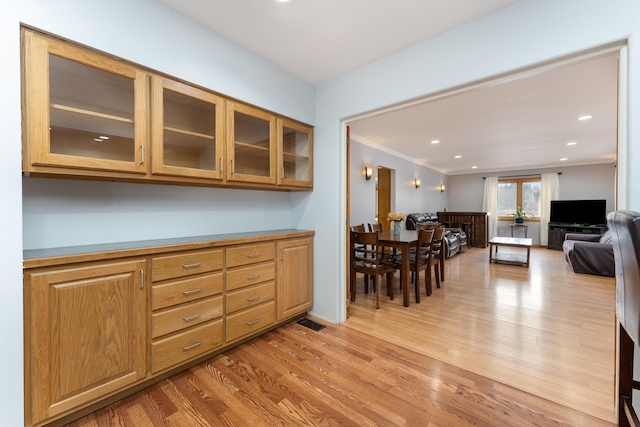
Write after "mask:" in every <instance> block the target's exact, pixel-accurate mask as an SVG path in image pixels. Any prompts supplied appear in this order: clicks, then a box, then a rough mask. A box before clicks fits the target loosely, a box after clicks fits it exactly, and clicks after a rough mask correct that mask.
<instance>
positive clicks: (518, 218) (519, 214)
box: [513, 206, 531, 224]
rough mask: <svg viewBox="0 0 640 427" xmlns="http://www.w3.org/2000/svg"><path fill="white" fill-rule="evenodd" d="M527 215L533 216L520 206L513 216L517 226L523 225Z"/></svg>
mask: <svg viewBox="0 0 640 427" xmlns="http://www.w3.org/2000/svg"><path fill="white" fill-rule="evenodd" d="M527 215H529V216H531V214H529V213H527V212H524V211H523V210H522V206H518V207H517V209H516V212H515V213H514V214H513V219H514V221H515V222H516V224H523V223H524V220H525V218H526V217H527Z"/></svg>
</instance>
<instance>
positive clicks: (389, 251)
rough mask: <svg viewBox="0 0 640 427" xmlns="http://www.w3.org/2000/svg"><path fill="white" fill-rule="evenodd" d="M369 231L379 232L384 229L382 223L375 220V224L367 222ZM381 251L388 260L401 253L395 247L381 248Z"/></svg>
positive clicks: (392, 259)
mask: <svg viewBox="0 0 640 427" xmlns="http://www.w3.org/2000/svg"><path fill="white" fill-rule="evenodd" d="M369 231H371V232H373V231H375V232H376V233H379V232H381V231H384V228H383V227H382V224H381V223H379V222H376V223H375V224H371V223H369ZM383 252H384V255H385V256H386V257H387V258H389V260H391V261H394V260H395V258H396V257H399V256H400V255H401V251H400V250H398V249H396V248H387V247H385V248H383Z"/></svg>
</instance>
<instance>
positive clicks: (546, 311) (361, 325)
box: [345, 247, 615, 421]
mask: <svg viewBox="0 0 640 427" xmlns="http://www.w3.org/2000/svg"><path fill="white" fill-rule="evenodd" d="M500 250H501V251H502V250H503V248H502V247H501V248H500ZM505 250H508V248H506V249H505ZM517 250H518V249H515V248H514V249H513V251H517ZM488 257H489V255H488V249H479V248H472V249H470V250H469V251H467V252H465V253H461V254H458V255H456V256H454V257H452V258H450V259H449V260H447V261H446V281H445V282H444V283H443V284H442V288H441V289H435V291H434V293H433V295H432V296H430V297H428V298H427V297H424V292H425V290H424V285H423V286H422V287H421V293H422V295H423V297H422V299H421V303H420V304H415V303H414V302H415V298H414V297H413V295H414V294H413V293H412V294H411V295H412V304H411V306H410V307H409V308H406V307H403V306H402V304H401V298H396V299H394V300H393V301H390V300H388V299H387V298H382V297H381V301H382V302H381V305H380V309H379V310H377V311H376V310H375V306H374V305H373V303H374V302H373V298H372V297H370V296H368V295H364V294H363V288H362V283H359V284H360V286H361V287H360V288H359V292H358V294H357V299H356V303H355V304H352V305H351V307H350V318H349V319H348V321H347V322H346V324H345V325H346V326H347V327H349V328H353V329H355V330H358V331H362V332H366V333H368V334H371V335H373V336H376V337H379V338H381V339H384V340H388V341H390V342H392V343H395V344H397V345H401V346H403V347H406V348H409V349H411V350H414V351H417V352H420V353H422V354H425V355H428V356H430V357H433V358H435V359H438V360H441V361H444V362H447V363H450V364H452V365H454V366H457V367H461V368H464V369H467V370H470V371H471V372H474V373H476V374H479V375H482V376H484V377H487V378H490V379H493V380H496V381H499V382H501V383H504V384H508V385H511V386H513V387H515V388H518V389H520V390H524V391H527V392H529V393H531V394H534V395H536V396H540V397H543V398H545V399H549V400H552V401H553V402H557V403H560V404H562V405H565V406H568V407H570V408H573V409H577V410H579V411H582V412H584V413H587V414H590V415H594V416H596V417H599V418H601V419H603V420H608V421H614V406H613V405H614V403H613V402H614V375H615V372H614V369H615V368H614V357H615V356H614V353H615V348H614V347H615V317H614V316H615V280H614V279H613V278H608V277H599V276H590V275H584V274H575V273H574V272H573V271H572V270H571V269H570V268H569V266H568V264H567V263H566V262H565V261H564V258H563V253H562V252H561V251H555V250H548V249H546V248H533V249H532V254H531V265H530V268H528V269H527V268H523V267H517V266H511V265H502V264H491V265H489V264H488ZM398 276H399V275H398V274H396V282H398V281H399V278H398ZM396 286H397V285H396ZM434 286H435V285H434ZM382 289H383V290H384V289H385V288H384V287H383V288H382ZM412 289H413V288H412ZM412 292H413V291H412Z"/></svg>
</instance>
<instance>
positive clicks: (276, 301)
mask: <svg viewBox="0 0 640 427" xmlns="http://www.w3.org/2000/svg"><path fill="white" fill-rule="evenodd" d="M296 236H302V237H296ZM312 236H313V232H287V233H285V234H284V235H282V234H279V233H274V234H273V235H270V234H268V233H267V234H266V235H260V236H258V237H256V238H255V239H249V238H240V239H238V240H233V239H229V240H220V241H214V242H212V246H214V247H206V244H203V243H202V242H201V241H199V242H198V244H197V245H194V246H195V247H192V246H190V245H189V244H184V243H183V244H180V245H178V246H177V247H176V248H175V249H173V247H167V246H166V245H165V246H159V247H145V248H142V249H135V250H133V253H132V251H131V250H129V251H122V252H110V253H105V252H102V253H100V252H91V251H89V250H88V249H87V252H80V253H78V254H76V255H73V256H64V255H56V256H50V257H47V256H46V254H45V255H42V252H41V251H40V252H39V255H40V256H41V258H37V257H34V258H33V259H29V257H28V256H25V262H24V264H25V272H24V286H25V310H24V311H25V378H27V381H26V382H25V410H26V414H25V421H26V425H28V426H41V425H44V424H48V423H50V422H53V421H56V420H58V419H59V418H62V417H65V421H66V420H70V419H72V418H73V416H74V413H77V412H78V411H79V410H81V409H84V408H86V407H91V408H97V407H99V406H100V404H101V402H102V401H104V400H105V399H106V398H107V397H110V396H113V395H115V394H120V395H124V394H126V393H129V392H131V391H130V390H131V389H132V387H133V386H135V385H139V384H141V383H143V382H147V381H152V380H154V378H159V377H160V376H161V375H164V374H166V373H173V372H178V371H179V370H180V369H184V367H185V366H186V365H187V364H188V363H193V362H194V361H198V360H201V359H203V358H205V357H207V356H208V355H213V354H215V353H218V352H221V351H224V350H225V349H227V348H230V347H232V346H233V345H237V343H239V342H243V341H244V340H246V339H250V338H251V337H253V336H256V335H258V334H260V333H262V332H264V331H267V330H269V329H270V328H273V327H275V326H277V325H279V324H282V323H284V322H286V321H288V320H290V319H292V318H294V317H296V316H300V315H304V313H306V312H307V311H308V310H309V309H311V303H312V271H313V267H312V258H313V237H312ZM248 241H250V242H251V243H247V242H248Z"/></svg>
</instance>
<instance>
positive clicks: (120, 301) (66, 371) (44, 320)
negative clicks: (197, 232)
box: [25, 260, 147, 424]
mask: <svg viewBox="0 0 640 427" xmlns="http://www.w3.org/2000/svg"><path fill="white" fill-rule="evenodd" d="M145 265H146V263H145V261H142V260H135V261H126V262H106V263H100V264H94V265H90V266H84V267H70V268H62V269H55V270H50V271H43V272H34V273H28V274H26V275H25V280H26V281H27V283H28V286H27V292H26V293H25V300H26V301H27V304H29V305H28V310H27V311H25V313H26V316H25V317H26V322H25V323H26V324H25V330H26V334H27V337H26V339H25V343H26V348H25V354H26V355H27V358H28V359H27V363H26V364H25V365H26V370H27V378H28V379H29V380H28V381H27V383H26V384H25V388H26V390H25V392H26V396H27V397H28V398H30V400H29V401H28V402H26V403H27V407H30V409H31V412H30V413H29V414H27V417H26V418H27V420H29V419H30V422H32V423H34V424H36V423H39V422H41V421H44V420H47V419H49V418H51V417H54V416H56V415H59V414H62V413H64V412H66V411H69V410H71V409H74V408H76V407H79V406H81V405H83V404H85V403H88V402H91V401H93V400H95V399H97V398H99V397H101V396H104V395H107V394H109V393H111V392H115V391H118V390H121V389H124V388H126V387H127V386H129V385H131V384H134V383H136V382H137V381H139V380H140V379H143V378H144V377H145V376H146V373H147V372H146V366H147V363H146V354H147V352H146V349H147V334H146V318H145V313H146V302H147V298H146V288H145V283H144V271H145Z"/></svg>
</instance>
